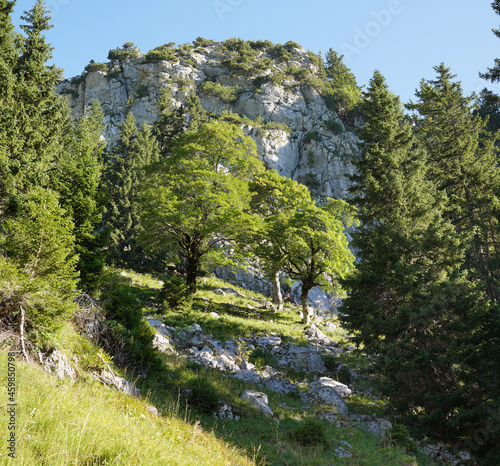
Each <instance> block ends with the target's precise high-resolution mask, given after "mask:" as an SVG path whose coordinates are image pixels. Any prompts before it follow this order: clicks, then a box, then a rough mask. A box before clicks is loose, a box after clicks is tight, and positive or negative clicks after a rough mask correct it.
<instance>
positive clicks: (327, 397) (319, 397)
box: [307, 377, 349, 416]
mask: <svg viewBox="0 0 500 466" xmlns="http://www.w3.org/2000/svg"><path fill="white" fill-rule="evenodd" d="M323 379H327V378H326V377H324V378H323ZM323 379H321V380H320V381H318V382H313V383H311V384H309V390H308V392H307V400H309V401H310V402H312V403H316V404H319V405H327V406H331V407H333V408H335V409H337V411H338V412H339V413H340V414H342V415H344V416H347V415H348V414H349V409H348V408H347V405H346V403H345V401H344V400H343V399H342V398H341V397H340V395H339V394H338V393H337V390H336V389H335V388H336V387H335V384H331V383H330V382H329V380H331V379H327V380H323Z"/></svg>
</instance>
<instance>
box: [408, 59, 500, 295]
mask: <svg viewBox="0 0 500 466" xmlns="http://www.w3.org/2000/svg"><path fill="white" fill-rule="evenodd" d="M435 70H436V72H437V78H436V79H435V80H431V81H422V83H421V87H420V89H419V90H418V91H417V93H416V96H417V97H418V99H419V100H418V101H417V102H416V103H415V104H413V103H412V104H410V105H409V108H410V109H413V110H416V111H417V112H418V114H416V115H415V116H414V119H415V124H416V130H417V134H418V136H419V139H420V140H421V141H422V142H423V144H424V145H425V147H426V149H427V151H428V153H429V159H430V167H431V173H430V176H431V179H432V180H433V181H434V183H435V184H436V185H437V187H438V190H439V191H441V192H444V193H446V196H447V198H448V202H447V204H446V217H447V218H448V219H450V220H451V221H452V223H453V225H454V227H455V229H456V231H457V233H458V234H460V235H461V237H462V241H464V243H466V245H467V261H466V263H465V264H464V267H465V268H466V269H467V270H470V271H471V272H473V273H474V274H475V278H476V279H478V280H482V281H483V283H484V286H485V289H486V290H487V294H488V297H489V298H490V299H492V300H494V301H499V300H500V268H499V266H500V264H499V263H498V259H499V258H500V224H499V217H500V170H499V169H498V154H497V150H496V148H495V142H496V140H497V138H498V135H493V134H490V133H488V132H487V131H486V129H485V128H486V121H485V120H483V119H482V118H481V117H480V116H479V115H478V114H476V113H475V112H474V110H476V109H477V106H476V105H475V104H474V103H473V97H465V96H463V93H462V89H461V86H460V83H459V82H453V81H452V80H453V78H454V76H453V75H452V74H451V73H450V70H449V68H446V67H445V66H444V65H443V64H441V65H440V66H438V67H435Z"/></svg>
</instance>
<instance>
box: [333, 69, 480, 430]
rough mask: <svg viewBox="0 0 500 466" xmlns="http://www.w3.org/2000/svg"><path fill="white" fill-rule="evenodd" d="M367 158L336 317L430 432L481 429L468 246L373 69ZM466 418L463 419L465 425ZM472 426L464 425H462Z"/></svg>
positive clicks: (404, 407)
mask: <svg viewBox="0 0 500 466" xmlns="http://www.w3.org/2000/svg"><path fill="white" fill-rule="evenodd" d="M363 107H364V114H365V119H366V124H365V127H364V129H363V130H362V132H361V137H362V139H363V141H364V144H363V149H364V154H363V158H362V160H361V161H359V162H357V163H356V166H357V169H358V174H357V175H356V176H354V177H353V178H354V180H353V181H354V183H355V184H354V188H353V192H354V195H355V198H354V200H355V204H356V205H357V206H358V207H359V211H360V221H361V227H360V228H359V229H358V230H357V231H355V232H353V242H352V244H353V246H354V247H355V248H356V250H357V251H358V254H359V256H360V261H359V263H358V266H357V271H356V272H355V273H354V274H353V275H352V276H351V277H350V278H349V279H348V280H346V281H345V282H344V284H345V285H346V286H348V287H349V288H350V289H351V293H350V295H349V297H348V298H347V299H346V300H345V302H344V304H343V307H342V314H341V320H342V321H343V323H344V325H345V326H346V328H347V329H349V330H351V331H353V332H354V333H355V340H356V341H357V342H358V343H362V344H363V345H364V346H365V347H366V349H367V350H368V351H370V352H371V353H372V354H375V355H376V367H377V369H378V372H379V373H380V378H379V381H380V382H381V387H382V389H383V390H384V391H385V393H386V394H388V395H390V397H391V398H392V400H393V402H394V403H395V404H396V405H397V406H398V408H399V409H400V410H401V411H402V412H404V413H407V414H410V413H412V412H414V410H416V409H418V410H419V413H420V414H419V416H418V418H419V419H418V420H419V422H420V423H422V424H423V425H425V426H426V428H427V429H428V432H429V433H434V434H435V435H440V436H441V437H442V438H446V439H448V440H449V439H450V438H453V436H454V435H457V434H458V433H459V432H460V431H461V429H463V430H462V432H463V431H467V430H468V429H470V428H471V426H477V425H478V424H479V423H480V421H479V417H478V415H477V412H478V411H476V414H475V417H474V416H472V415H471V412H473V411H474V410H480V409H481V405H482V403H483V402H484V401H485V399H484V397H483V394H482V393H481V391H480V390H476V388H475V387H477V385H474V384H475V383H477V382H478V378H479V375H480V374H479V373H478V370H477V369H476V367H475V363H476V362H477V360H476V356H477V351H478V348H479V347H478V346H477V345H476V342H474V343H472V344H466V343H465V342H468V341H469V340H470V335H471V334H474V333H475V332H479V333H481V332H482V328H481V325H480V323H479V322H478V317H479V316H481V314H482V313H483V312H484V311H485V310H486V307H485V305H484V303H483V302H482V300H481V296H480V294H479V293H478V291H477V289H476V288H475V287H474V285H472V284H470V283H468V282H467V278H466V275H464V274H462V273H461V272H460V268H461V266H462V264H463V261H464V252H465V247H464V245H463V242H462V241H461V238H460V236H459V235H457V233H456V231H455V228H454V226H453V225H452V223H451V221H450V220H449V219H448V218H447V215H446V210H445V208H446V201H447V198H446V195H445V193H443V192H440V191H439V190H438V189H436V187H435V185H434V182H433V180H431V179H429V176H430V175H431V174H432V170H430V169H429V166H430V163H429V162H430V159H429V157H428V156H427V155H426V153H425V151H422V150H421V149H420V148H418V146H416V145H415V144H416V141H415V140H414V138H413V137H412V131H411V124H410V122H409V121H407V119H406V118H405V116H404V113H403V110H402V105H401V103H400V101H399V99H398V98H397V97H396V96H394V95H393V94H392V93H391V92H390V91H389V90H388V88H387V85H386V83H385V79H384V78H383V76H382V75H381V74H380V73H378V72H376V73H375V75H374V77H373V78H372V80H371V81H370V87H369V89H368V93H367V96H366V100H365V103H364V104H363ZM468 416H469V418H468ZM465 419H468V423H465V422H464V420H465Z"/></svg>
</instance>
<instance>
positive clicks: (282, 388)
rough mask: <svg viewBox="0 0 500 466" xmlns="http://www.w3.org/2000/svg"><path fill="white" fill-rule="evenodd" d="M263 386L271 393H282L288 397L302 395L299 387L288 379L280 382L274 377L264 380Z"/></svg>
mask: <svg viewBox="0 0 500 466" xmlns="http://www.w3.org/2000/svg"><path fill="white" fill-rule="evenodd" d="M262 385H263V386H264V388H266V389H267V390H269V391H271V392H275V393H282V394H283V395H287V394H288V393H300V389H299V387H298V386H297V385H295V384H294V383H292V382H290V381H289V380H288V379H284V380H279V379H278V378H277V377H276V376H274V375H273V376H271V377H268V378H266V379H264V381H263V383H262Z"/></svg>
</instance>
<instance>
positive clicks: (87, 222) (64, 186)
mask: <svg viewBox="0 0 500 466" xmlns="http://www.w3.org/2000/svg"><path fill="white" fill-rule="evenodd" d="M103 131H104V115H103V112H102V109H101V106H100V105H99V102H98V101H97V100H95V101H94V102H93V103H92V104H91V105H90V108H89V109H88V110H87V114H86V115H85V117H83V118H82V119H81V120H80V121H79V122H78V123H77V124H76V127H75V128H73V131H71V132H70V135H69V137H68V141H67V143H66V144H67V147H66V151H65V152H63V153H62V154H61V155H60V157H59V160H58V164H57V166H56V168H55V170H53V172H52V178H53V181H52V184H53V186H54V188H55V189H56V190H57V191H58V192H59V193H60V201H61V204H62V206H63V207H64V209H65V210H66V212H67V214H68V215H70V216H71V218H72V219H73V221H74V235H75V247H76V251H77V253H78V255H79V261H78V266H77V269H78V271H79V272H80V286H81V287H83V288H86V289H89V290H91V289H96V288H97V287H98V285H99V279H100V276H101V273H102V269H103V265H104V254H103V252H102V249H103V246H104V242H105V241H106V237H105V234H104V233H103V232H97V230H98V229H99V226H100V224H101V220H102V211H103V207H104V199H103V195H102V192H100V191H99V188H100V185H101V176H102V172H103V170H104V167H103V164H102V161H101V160H102V157H103V152H104V148H105V143H104V142H103V141H102V140H101V135H102V133H103Z"/></svg>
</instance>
